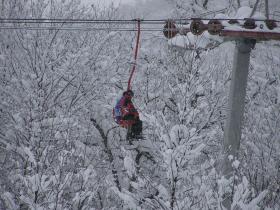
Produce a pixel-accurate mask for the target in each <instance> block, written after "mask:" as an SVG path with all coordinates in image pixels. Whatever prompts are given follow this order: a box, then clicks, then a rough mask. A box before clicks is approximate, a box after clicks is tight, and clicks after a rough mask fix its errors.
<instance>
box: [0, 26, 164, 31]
mask: <svg viewBox="0 0 280 210" xmlns="http://www.w3.org/2000/svg"><path fill="white" fill-rule="evenodd" d="M1 29H6V30H17V29H18V30H22V29H24V30H80V31H137V29H135V28H117V27H116V28H114V27H112V28H104V27H102V28H91V27H57V26H53V27H52V26H49V27H36V26H35V27H29V26H0V30H1ZM141 31H160V32H162V28H143V29H141Z"/></svg>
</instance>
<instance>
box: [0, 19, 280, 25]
mask: <svg viewBox="0 0 280 210" xmlns="http://www.w3.org/2000/svg"><path fill="white" fill-rule="evenodd" d="M195 19H200V20H213V19H214V20H221V21H223V20H239V21H242V20H247V19H253V20H255V21H265V19H254V18H242V19H240V18H198V17H196V18H180V19H141V20H140V21H141V24H162V23H165V22H166V21H170V20H172V21H174V22H175V23H181V22H183V21H192V20H195ZM274 21H275V22H280V20H274ZM136 22H137V19H123V20H120V19H111V20H108V19H107V20H106V19H62V18H0V23H50V24H52V23H79V24H82V23H95V24H105V23H112V24H113V23H114V24H136Z"/></svg>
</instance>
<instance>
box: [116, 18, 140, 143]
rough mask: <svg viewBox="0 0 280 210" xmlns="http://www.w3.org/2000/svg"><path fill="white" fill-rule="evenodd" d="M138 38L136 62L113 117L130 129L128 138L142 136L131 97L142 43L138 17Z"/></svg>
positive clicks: (135, 50)
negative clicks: (132, 83)
mask: <svg viewBox="0 0 280 210" xmlns="http://www.w3.org/2000/svg"><path fill="white" fill-rule="evenodd" d="M136 21H137V38H136V44H135V49H134V62H133V64H132V68H131V71H130V76H129V79H128V84H127V90H126V91H125V92H123V95H122V97H121V99H120V100H119V101H118V102H117V104H116V105H115V107H114V109H113V117H114V120H115V122H116V123H117V124H119V125H120V126H121V127H124V128H127V129H128V138H142V121H141V120H140V118H139V113H138V111H137V109H136V108H135V107H134V105H133V103H132V101H131V99H132V97H133V96H134V93H133V91H132V90H131V82H132V78H133V75H134V73H135V70H136V66H137V57H138V51H139V43H140V33H141V26H140V23H141V20H140V19H137V20H136Z"/></svg>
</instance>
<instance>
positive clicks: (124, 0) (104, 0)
mask: <svg viewBox="0 0 280 210" xmlns="http://www.w3.org/2000/svg"><path fill="white" fill-rule="evenodd" d="M81 1H82V2H83V3H86V4H87V3H88V4H92V3H98V4H100V5H104V6H108V5H110V4H111V3H114V4H115V5H119V4H120V3H121V4H130V5H133V4H135V2H136V0H81ZM138 1H139V0H138Z"/></svg>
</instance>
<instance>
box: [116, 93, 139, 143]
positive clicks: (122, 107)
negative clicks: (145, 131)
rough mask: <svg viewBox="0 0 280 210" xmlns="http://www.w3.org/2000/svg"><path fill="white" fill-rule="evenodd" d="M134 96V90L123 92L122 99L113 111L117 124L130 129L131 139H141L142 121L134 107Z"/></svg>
mask: <svg viewBox="0 0 280 210" xmlns="http://www.w3.org/2000/svg"><path fill="white" fill-rule="evenodd" d="M133 96H134V93H133V91H132V90H128V91H125V92H123V96H122V98H121V99H120V100H119V101H118V102H117V104H116V106H115V107H114V109H113V116H114V119H115V122H116V123H117V124H118V125H120V126H121V127H123V128H127V129H128V134H129V136H130V137H132V138H133V137H141V135H142V121H141V120H140V118H139V113H138V111H137V110H136V108H135V107H134V105H133V103H132V101H131V99H132V97H133Z"/></svg>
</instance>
